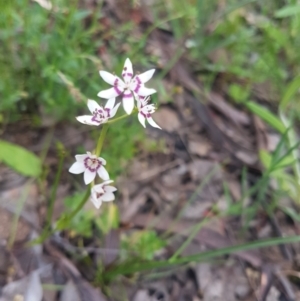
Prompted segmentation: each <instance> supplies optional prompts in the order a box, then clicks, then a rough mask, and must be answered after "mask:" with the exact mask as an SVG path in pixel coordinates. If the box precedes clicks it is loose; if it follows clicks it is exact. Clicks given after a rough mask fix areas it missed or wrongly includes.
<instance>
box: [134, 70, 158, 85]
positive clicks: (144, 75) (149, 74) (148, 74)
mask: <svg viewBox="0 0 300 301" xmlns="http://www.w3.org/2000/svg"><path fill="white" fill-rule="evenodd" d="M154 72H155V69H151V70H148V71H146V72H144V73H141V74H139V75H137V76H136V77H138V78H139V79H140V81H141V82H142V83H143V84H144V83H146V82H147V81H148V80H149V79H151V78H152V76H153V74H154Z"/></svg>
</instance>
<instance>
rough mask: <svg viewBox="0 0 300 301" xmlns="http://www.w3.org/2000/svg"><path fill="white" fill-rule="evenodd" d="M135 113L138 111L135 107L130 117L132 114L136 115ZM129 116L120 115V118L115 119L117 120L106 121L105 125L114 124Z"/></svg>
mask: <svg viewBox="0 0 300 301" xmlns="http://www.w3.org/2000/svg"><path fill="white" fill-rule="evenodd" d="M137 111H138V109H137V108H136V107H135V108H134V109H133V111H132V113H131V114H130V115H132V114H133V113H136V112H137ZM130 115H128V114H124V115H122V116H120V117H117V118H114V119H111V120H109V121H107V122H106V124H111V123H114V122H116V121H119V120H122V119H124V118H126V117H128V116H130Z"/></svg>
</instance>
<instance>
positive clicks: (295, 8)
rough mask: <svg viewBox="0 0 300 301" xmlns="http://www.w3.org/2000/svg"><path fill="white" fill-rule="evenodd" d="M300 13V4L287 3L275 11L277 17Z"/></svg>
mask: <svg viewBox="0 0 300 301" xmlns="http://www.w3.org/2000/svg"><path fill="white" fill-rule="evenodd" d="M299 13H300V5H287V6H285V7H283V8H281V9H279V10H278V11H276V13H275V17H276V18H286V17H291V16H294V15H296V14H299Z"/></svg>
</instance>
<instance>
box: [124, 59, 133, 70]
mask: <svg viewBox="0 0 300 301" xmlns="http://www.w3.org/2000/svg"><path fill="white" fill-rule="evenodd" d="M125 68H126V69H127V70H126V71H127V72H129V73H133V70H132V63H131V61H130V59H129V58H127V59H126V60H125V63H124V68H123V69H125Z"/></svg>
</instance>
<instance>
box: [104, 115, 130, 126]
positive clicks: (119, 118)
mask: <svg viewBox="0 0 300 301" xmlns="http://www.w3.org/2000/svg"><path fill="white" fill-rule="evenodd" d="M127 116H129V115H127V114H124V115H122V116H120V117H117V118H114V119H112V120H110V121H107V122H106V124H110V123H114V122H115V121H119V120H121V119H124V118H126V117H127Z"/></svg>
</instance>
